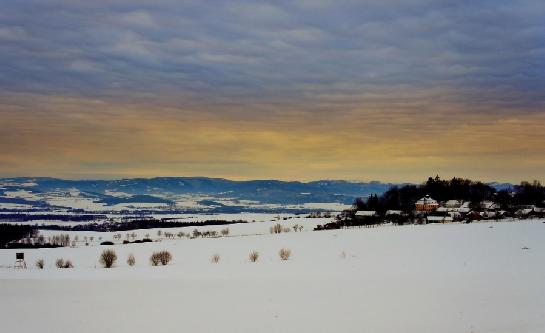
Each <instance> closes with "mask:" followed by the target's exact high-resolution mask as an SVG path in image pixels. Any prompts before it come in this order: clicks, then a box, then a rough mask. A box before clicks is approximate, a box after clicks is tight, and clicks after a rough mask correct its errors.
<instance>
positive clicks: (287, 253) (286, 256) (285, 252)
mask: <svg viewBox="0 0 545 333" xmlns="http://www.w3.org/2000/svg"><path fill="white" fill-rule="evenodd" d="M278 255H279V256H280V259H282V260H288V259H289V258H290V255H291V250H290V249H286V248H283V249H281V250H280V252H278Z"/></svg>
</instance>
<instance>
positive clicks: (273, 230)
mask: <svg viewBox="0 0 545 333" xmlns="http://www.w3.org/2000/svg"><path fill="white" fill-rule="evenodd" d="M282 231H283V229H282V225H281V224H280V223H277V224H275V225H273V226H272V227H271V229H270V232H271V234H279V233H281V232H282Z"/></svg>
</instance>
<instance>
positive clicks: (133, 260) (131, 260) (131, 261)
mask: <svg viewBox="0 0 545 333" xmlns="http://www.w3.org/2000/svg"><path fill="white" fill-rule="evenodd" d="M134 264H136V258H135V257H134V255H133V254H132V253H131V254H129V256H128V257H127V265H129V266H131V267H132V266H134Z"/></svg>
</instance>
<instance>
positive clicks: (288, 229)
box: [282, 228, 291, 232]
mask: <svg viewBox="0 0 545 333" xmlns="http://www.w3.org/2000/svg"><path fill="white" fill-rule="evenodd" d="M290 231H291V229H290V228H283V229H282V232H290Z"/></svg>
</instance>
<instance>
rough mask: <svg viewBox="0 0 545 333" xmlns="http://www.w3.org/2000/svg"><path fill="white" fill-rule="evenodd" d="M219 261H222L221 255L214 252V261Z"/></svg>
mask: <svg viewBox="0 0 545 333" xmlns="http://www.w3.org/2000/svg"><path fill="white" fill-rule="evenodd" d="M219 261H220V255H219V254H214V255H213V256H212V262H213V263H214V264H217V263H218V262H219Z"/></svg>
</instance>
